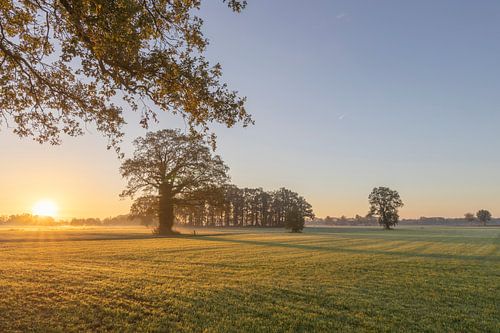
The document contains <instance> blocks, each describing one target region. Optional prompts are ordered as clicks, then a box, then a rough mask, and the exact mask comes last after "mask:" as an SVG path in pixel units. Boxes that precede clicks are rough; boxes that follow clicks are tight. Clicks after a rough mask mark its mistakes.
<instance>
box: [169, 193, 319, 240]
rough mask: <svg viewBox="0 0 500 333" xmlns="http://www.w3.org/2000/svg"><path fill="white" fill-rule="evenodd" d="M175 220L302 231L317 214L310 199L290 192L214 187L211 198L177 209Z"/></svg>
mask: <svg viewBox="0 0 500 333" xmlns="http://www.w3.org/2000/svg"><path fill="white" fill-rule="evenodd" d="M297 216H298V218H297ZM175 217H176V221H177V223H179V224H185V225H190V226H224V227H229V226H240V227H246V226H255V227H288V228H289V229H292V230H294V229H296V230H295V231H299V230H302V228H303V226H304V222H305V219H313V218H314V213H313V210H312V207H311V205H310V204H309V203H308V202H307V201H306V199H304V198H303V197H301V196H300V195H299V194H297V193H295V192H293V191H291V190H289V189H286V188H280V189H279V190H277V191H264V190H263V189H262V188H238V187H237V186H235V185H229V184H228V185H224V186H222V187H218V188H214V189H213V191H212V193H211V194H209V195H207V194H206V193H203V194H202V195H196V194H195V195H194V196H191V198H190V200H186V201H184V203H180V204H179V205H177V206H176V208H175ZM294 219H298V220H297V221H295V220H294Z"/></svg>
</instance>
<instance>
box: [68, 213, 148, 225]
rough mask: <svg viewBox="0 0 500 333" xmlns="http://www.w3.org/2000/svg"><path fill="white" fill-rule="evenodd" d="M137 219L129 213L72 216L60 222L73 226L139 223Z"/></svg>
mask: <svg viewBox="0 0 500 333" xmlns="http://www.w3.org/2000/svg"><path fill="white" fill-rule="evenodd" d="M141 222H142V221H141V220H139V219H134V218H131V217H130V216H129V215H118V216H115V217H106V218H104V219H100V218H95V217H92V218H73V219H71V220H70V221H60V222H59V223H60V224H68V225H73V226H117V225H139V224H142V223H141Z"/></svg>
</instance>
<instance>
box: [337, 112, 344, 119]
mask: <svg viewBox="0 0 500 333" xmlns="http://www.w3.org/2000/svg"><path fill="white" fill-rule="evenodd" d="M345 116H346V114H345V113H344V114H341V115H340V116H338V119H339V120H344V118H345Z"/></svg>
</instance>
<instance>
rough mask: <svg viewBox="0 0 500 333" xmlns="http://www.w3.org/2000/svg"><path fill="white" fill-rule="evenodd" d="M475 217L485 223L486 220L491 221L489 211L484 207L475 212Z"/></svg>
mask: <svg viewBox="0 0 500 333" xmlns="http://www.w3.org/2000/svg"><path fill="white" fill-rule="evenodd" d="M476 216H477V219H478V220H479V221H480V222H482V223H483V224H484V225H486V222H488V221H491V213H490V212H489V211H487V210H486V209H481V210H480V211H478V212H477V213H476Z"/></svg>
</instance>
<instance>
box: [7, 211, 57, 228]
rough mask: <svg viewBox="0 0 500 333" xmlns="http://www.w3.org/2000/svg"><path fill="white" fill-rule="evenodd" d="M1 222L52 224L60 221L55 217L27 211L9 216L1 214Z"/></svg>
mask: <svg viewBox="0 0 500 333" xmlns="http://www.w3.org/2000/svg"><path fill="white" fill-rule="evenodd" d="M0 224H9V225H10V224H12V225H40V226H42V225H43V226H51V225H58V222H56V221H55V219H54V218H53V217H49V216H37V215H32V214H28V213H25V214H15V215H9V216H0Z"/></svg>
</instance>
